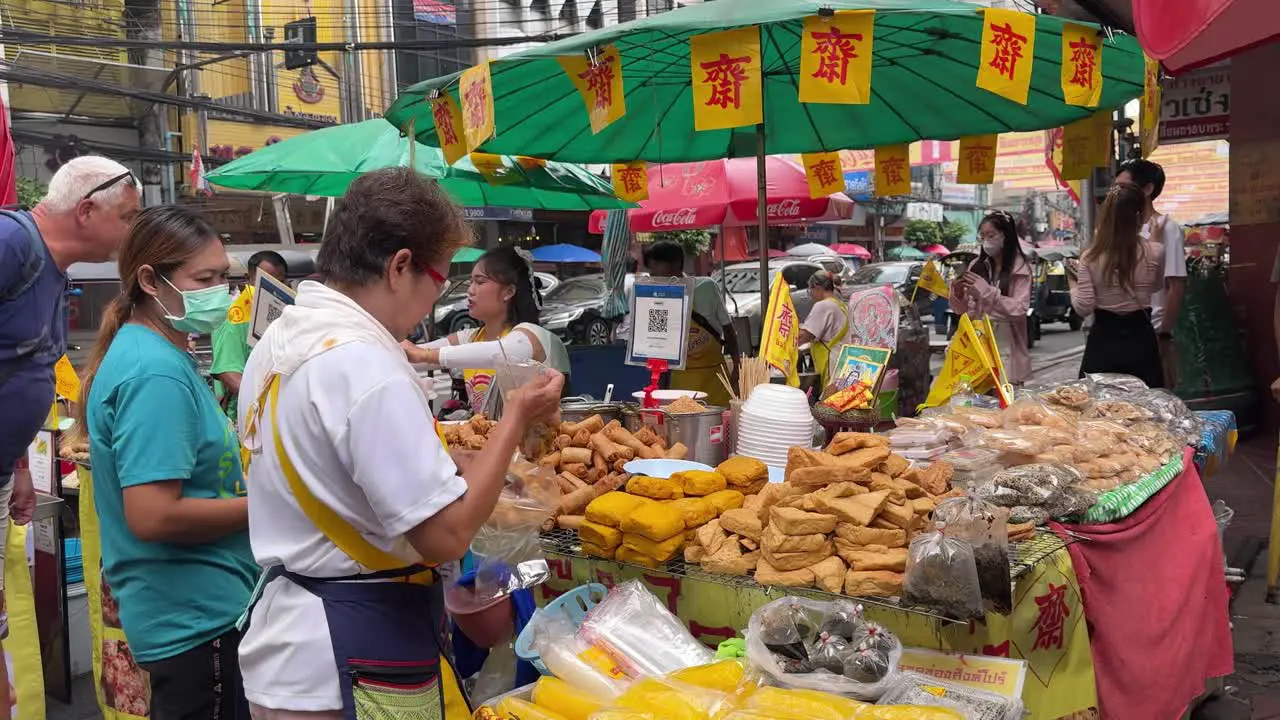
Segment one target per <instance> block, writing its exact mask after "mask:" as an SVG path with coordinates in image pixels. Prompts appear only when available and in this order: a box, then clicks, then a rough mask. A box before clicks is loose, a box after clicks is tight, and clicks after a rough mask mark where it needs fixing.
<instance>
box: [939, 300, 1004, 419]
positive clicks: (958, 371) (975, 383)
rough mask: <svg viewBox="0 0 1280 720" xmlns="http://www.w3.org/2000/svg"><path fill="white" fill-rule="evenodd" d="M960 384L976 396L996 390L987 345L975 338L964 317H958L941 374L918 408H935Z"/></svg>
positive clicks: (952, 393)
mask: <svg viewBox="0 0 1280 720" xmlns="http://www.w3.org/2000/svg"><path fill="white" fill-rule="evenodd" d="M961 381H965V382H968V384H969V387H970V388H971V389H972V390H973V391H974V392H976V393H985V392H986V391H988V390H990V389H992V388H994V387H996V370H995V364H994V361H993V360H992V359H991V356H990V355H989V351H988V345H987V343H986V342H985V341H984V340H983V339H982V338H981V337H980V336H979V335H978V332H977V330H976V329H975V328H974V326H973V321H972V320H970V319H969V316H968V315H967V314H965V315H961V316H960V321H959V323H958V324H957V325H956V334H955V335H953V336H952V337H951V342H950V343H949V344H948V345H947V354H946V356H945V357H944V358H943V361H942V372H941V373H939V374H938V376H937V377H936V378H935V379H934V381H933V385H932V386H930V387H929V397H928V398H926V399H925V401H924V404H923V405H921V407H938V406H939V405H943V404H945V403H946V402H947V401H948V400H950V399H951V396H952V395H954V394H955V392H956V389H957V387H958V386H959V385H960V383H961Z"/></svg>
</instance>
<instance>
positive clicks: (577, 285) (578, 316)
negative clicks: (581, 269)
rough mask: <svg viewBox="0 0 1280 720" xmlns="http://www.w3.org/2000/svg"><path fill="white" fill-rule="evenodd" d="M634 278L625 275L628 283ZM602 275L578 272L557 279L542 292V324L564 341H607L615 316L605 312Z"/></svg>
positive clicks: (604, 342) (604, 343)
mask: <svg viewBox="0 0 1280 720" xmlns="http://www.w3.org/2000/svg"><path fill="white" fill-rule="evenodd" d="M634 281H635V280H634V278H633V277H632V276H631V275H628V276H627V279H626V282H627V285H628V286H629V285H630V284H631V283H633V282H634ZM604 301H605V283H604V275H602V274H595V275H579V276H578V277H573V278H568V279H566V280H563V281H561V282H560V284H559V285H557V286H556V287H555V288H553V289H552V290H551V291H550V292H548V293H547V294H546V295H545V296H543V301H542V322H541V324H542V327H544V328H546V329H547V330H550V331H551V332H553V333H555V334H557V335H559V336H560V339H561V340H563V341H564V343H565V344H566V345H608V344H609V343H610V342H613V328H614V325H616V324H617V320H616V319H607V318H605V316H604Z"/></svg>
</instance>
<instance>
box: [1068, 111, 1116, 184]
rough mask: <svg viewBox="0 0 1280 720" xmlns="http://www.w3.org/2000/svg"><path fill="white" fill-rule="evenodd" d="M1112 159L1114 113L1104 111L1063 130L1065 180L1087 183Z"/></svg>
mask: <svg viewBox="0 0 1280 720" xmlns="http://www.w3.org/2000/svg"><path fill="white" fill-rule="evenodd" d="M1110 158H1111V112H1110V111H1107V110H1104V111H1102V112H1098V113H1094V114H1093V115H1090V116H1089V117H1087V118H1085V119H1083V120H1077V121H1075V122H1073V123H1071V124H1070V125H1067V126H1065V127H1064V128H1063V129H1062V166H1061V167H1062V179H1064V180H1084V179H1085V178H1088V177H1089V176H1090V175H1091V174H1092V173H1093V169H1094V168H1095V167H1101V166H1104V165H1107V164H1109V162H1110Z"/></svg>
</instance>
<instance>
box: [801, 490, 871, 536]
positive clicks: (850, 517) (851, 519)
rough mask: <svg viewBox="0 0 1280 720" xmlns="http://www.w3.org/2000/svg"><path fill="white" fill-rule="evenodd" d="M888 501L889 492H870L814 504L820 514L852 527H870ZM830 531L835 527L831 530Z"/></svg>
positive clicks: (819, 499) (820, 500)
mask: <svg viewBox="0 0 1280 720" xmlns="http://www.w3.org/2000/svg"><path fill="white" fill-rule="evenodd" d="M888 500H889V491H888V490H881V491H879V492H870V493H867V494H865V495H854V496H852V497H846V498H822V497H820V498H817V499H816V500H815V501H814V502H815V504H817V506H818V507H819V508H821V510H822V512H825V513H830V514H831V515H833V516H835V517H837V518H839V519H840V520H841V521H843V522H846V523H850V524H853V525H870V524H871V521H873V520H875V518H876V515H877V514H879V513H880V511H881V510H882V509H883V508H884V506H885V505H886V504H887V503H888ZM831 529H832V530H834V529H835V527H832V528H831Z"/></svg>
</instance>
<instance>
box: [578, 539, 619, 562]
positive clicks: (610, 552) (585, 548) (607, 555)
mask: <svg viewBox="0 0 1280 720" xmlns="http://www.w3.org/2000/svg"><path fill="white" fill-rule="evenodd" d="M616 552H617V548H616V547H613V548H602V547H600V546H599V545H592V544H591V543H589V542H586V541H585V540H584V541H583V543H582V554H583V555H589V556H591V557H598V558H604V559H605V560H612V559H613V557H614V554H615V553H616Z"/></svg>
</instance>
